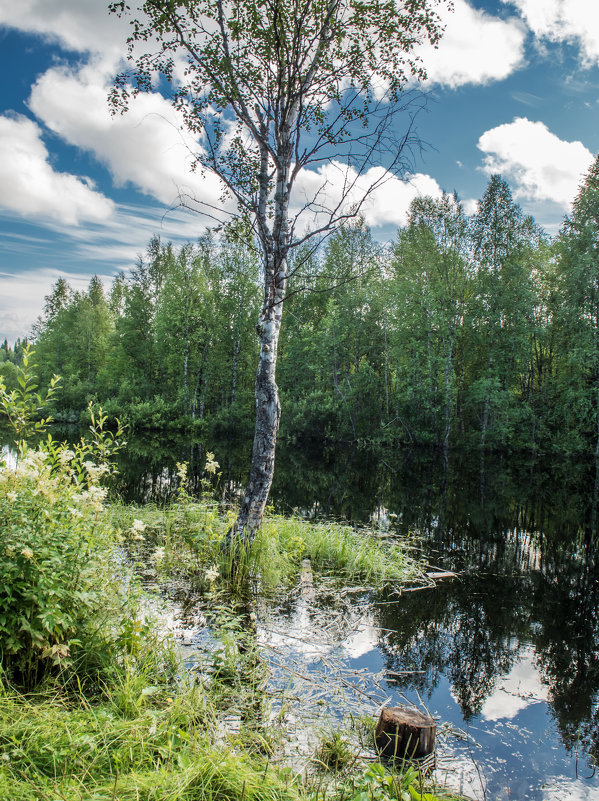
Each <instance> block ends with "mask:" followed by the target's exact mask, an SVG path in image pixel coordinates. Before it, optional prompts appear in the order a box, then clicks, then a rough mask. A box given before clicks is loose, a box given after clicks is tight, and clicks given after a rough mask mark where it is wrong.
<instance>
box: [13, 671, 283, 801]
mask: <svg viewBox="0 0 599 801" xmlns="http://www.w3.org/2000/svg"><path fill="white" fill-rule="evenodd" d="M214 731H215V727H214V726H213V721H212V719H211V717H210V713H208V714H207V709H206V706H205V698H204V697H202V693H201V692H200V691H199V690H198V688H197V687H196V688H191V687H190V688H188V689H187V690H184V691H182V690H180V691H179V692H178V693H177V694H176V695H175V696H173V697H171V696H168V695H166V693H165V692H163V691H161V692H157V693H155V694H154V695H153V696H152V697H150V696H147V703H146V704H145V706H143V707H142V708H140V709H139V710H138V714H137V715H136V716H134V717H123V716H122V715H121V714H119V711H118V710H117V709H115V708H114V706H113V705H111V704H110V703H109V702H105V703H102V704H100V705H97V706H95V705H90V704H89V703H87V702H86V700H85V699H84V698H83V697H81V698H79V699H78V701H77V699H75V698H72V697H71V698H68V699H65V698H64V697H62V696H61V695H60V694H58V693H56V694H47V695H38V696H30V697H23V696H19V695H5V696H4V697H3V698H1V699H0V798H2V799H6V801H8V800H9V799H10V800H11V801H41V799H47V801H58V799H60V800H61V801H84V800H85V801H115V800H116V799H119V801H154V800H156V801H158V800H159V799H160V801H166V799H169V801H204V800H205V801H215V799H223V801H227V800H229V799H230V801H242V799H245V801H287V800H288V799H289V800H290V801H291V799H296V798H297V792H296V790H295V788H293V787H289V786H288V785H287V784H286V782H285V781H284V780H282V779H281V778H279V777H278V775H277V774H276V772H275V771H274V770H272V769H270V768H269V766H268V764H267V763H266V762H264V761H258V760H256V759H253V758H252V757H251V756H249V755H248V754H247V753H240V752H238V753H234V752H233V751H232V750H231V749H230V748H229V747H227V746H225V745H222V746H220V747H219V746H218V745H216V744H215V743H214V742H213V739H214V738H213V734H214Z"/></svg>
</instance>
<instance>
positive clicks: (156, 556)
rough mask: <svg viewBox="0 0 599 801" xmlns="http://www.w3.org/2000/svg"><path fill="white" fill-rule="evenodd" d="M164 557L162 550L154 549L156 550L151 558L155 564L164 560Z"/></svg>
mask: <svg viewBox="0 0 599 801" xmlns="http://www.w3.org/2000/svg"><path fill="white" fill-rule="evenodd" d="M164 555H165V554H164V548H156V550H155V551H154V553H153V554H152V558H153V559H154V560H155V561H156V562H162V560H163V559H164Z"/></svg>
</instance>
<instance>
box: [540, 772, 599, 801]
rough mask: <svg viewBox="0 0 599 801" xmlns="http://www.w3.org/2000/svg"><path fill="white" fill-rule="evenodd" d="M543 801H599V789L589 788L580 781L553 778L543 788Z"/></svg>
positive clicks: (559, 777)
mask: <svg viewBox="0 0 599 801" xmlns="http://www.w3.org/2000/svg"><path fill="white" fill-rule="evenodd" d="M541 789H542V792H543V801H599V787H589V786H588V785H586V784H585V783H584V782H583V781H581V780H580V779H570V778H568V777H567V776H553V777H552V778H550V779H547V781H545V782H544V783H543V787H542V788H541Z"/></svg>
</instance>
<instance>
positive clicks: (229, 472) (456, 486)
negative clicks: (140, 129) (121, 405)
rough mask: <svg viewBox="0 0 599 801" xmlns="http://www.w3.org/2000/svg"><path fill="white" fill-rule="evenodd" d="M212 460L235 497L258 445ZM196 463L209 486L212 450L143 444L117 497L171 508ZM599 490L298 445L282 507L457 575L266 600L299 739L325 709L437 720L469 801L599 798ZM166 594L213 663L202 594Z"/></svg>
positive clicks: (457, 463)
mask: <svg viewBox="0 0 599 801" xmlns="http://www.w3.org/2000/svg"><path fill="white" fill-rule="evenodd" d="M210 449H211V450H213V451H214V452H215V455H216V459H217V460H218V462H219V463H220V465H221V475H220V477H219V481H218V485H217V487H216V492H217V494H218V495H220V496H222V497H223V498H225V497H228V498H230V497H231V496H235V494H236V493H238V492H239V489H240V487H242V486H243V481H244V472H245V470H246V468H247V464H248V460H249V451H250V447H249V446H248V445H247V444H246V445H243V446H237V445H234V444H232V443H214V444H211V447H210ZM182 460H184V461H188V462H189V463H190V474H191V475H192V477H195V480H196V482H197V486H198V487H199V481H200V478H201V467H202V465H203V463H204V460H205V449H203V448H202V446H201V444H199V443H194V444H190V443H189V442H185V441H183V440H181V441H176V442H169V443H167V442H165V441H164V439H158V438H157V439H156V440H152V439H150V438H147V437H145V438H143V439H139V440H138V439H135V438H130V442H129V444H128V449H127V455H126V456H125V457H123V459H122V460H121V465H120V470H121V473H120V475H121V478H120V486H119V489H120V491H121V492H122V494H123V495H124V496H125V498H127V499H129V500H133V501H137V502H144V501H148V500H160V499H162V498H165V497H168V495H169V494H170V493H172V491H173V488H174V486H175V484H174V477H175V463H176V461H182ZM593 480H594V473H593V468H592V466H591V465H585V464H584V463H582V462H580V461H579V462H576V463H571V462H559V461H557V462H556V461H552V462H551V463H550V464H549V463H543V462H542V461H540V460H537V461H528V462H527V461H522V462H517V463H516V462H513V461H512V462H510V463H507V462H505V461H503V460H501V459H493V458H492V457H491V456H489V457H487V459H486V461H485V462H482V463H481V460H480V458H479V457H478V456H476V457H474V458H473V459H472V460H468V459H466V458H465V457H464V456H461V457H460V458H458V457H453V458H451V459H450V461H449V464H448V465H443V463H442V461H440V460H438V459H435V457H434V455H432V454H428V453H422V452H415V451H401V452H389V453H372V452H369V451H367V450H360V449H358V448H349V449H343V448H335V449H331V450H327V449H316V450H313V451H312V452H307V451H306V450H304V449H302V448H300V447H299V446H290V445H285V444H284V443H283V444H282V445H281V446H280V448H279V451H278V456H277V476H276V479H275V483H274V485H273V490H272V501H273V504H274V505H275V507H276V508H277V509H278V510H280V511H284V512H290V511H295V512H297V513H299V514H302V515H305V516H312V517H319V516H323V517H336V518H340V519H345V520H350V521H362V522H364V521H367V522H370V523H373V524H374V525H375V526H377V527H378V528H380V529H382V530H384V531H386V532H389V533H391V534H394V533H397V534H401V535H404V536H408V535H409V536H410V538H411V541H412V542H413V543H414V546H415V547H416V546H417V547H419V548H421V549H422V550H423V551H424V554H425V558H426V560H427V562H428V563H429V564H430V565H433V566H435V567H436V568H440V569H442V570H452V571H456V572H457V573H458V574H459V576H458V578H456V579H453V580H450V581H447V582H442V583H440V584H439V585H438V586H437V587H435V588H430V589H424V590H419V591H417V592H404V593H401V594H393V593H392V592H389V591H387V592H385V593H379V594H378V595H376V596H372V595H371V594H369V593H368V592H366V591H360V590H357V591H355V590H352V589H351V588H347V592H346V593H341V594H339V593H338V592H336V593H331V592H329V591H328V590H327V587H326V584H325V585H324V586H322V587H321V586H318V585H317V584H315V585H314V586H312V585H311V584H308V587H307V588H306V584H305V583H304V585H302V586H299V587H298V588H296V590H294V591H293V592H291V593H290V594H289V595H288V596H287V597H285V598H283V599H279V601H278V602H277V603H275V604H273V603H272V602H267V601H266V600H264V599H257V600H256V607H255V608H256V614H257V634H258V637H259V639H260V642H261V643H262V645H263V648H264V652H265V655H266V658H267V659H268V661H269V662H270V664H271V667H272V670H273V686H272V687H271V690H272V692H273V699H274V698H278V701H277V702H276V703H278V704H279V705H280V706H281V707H282V706H283V705H286V710H287V712H286V714H288V715H290V716H291V717H293V716H295V717H296V719H297V721H298V730H299V729H301V727H302V725H304V728H305V725H306V723H307V724H308V725H309V724H310V715H312V713H314V714H313V720H312V722H313V723H314V725H318V721H319V720H321V719H322V716H320V717H319V714H320V712H322V713H327V714H329V715H333V716H335V715H336V714H337V716H339V710H340V709H342V710H344V711H345V712H348V711H349V712H351V713H355V714H356V715H359V714H363V713H369V714H373V713H374V712H375V710H376V707H377V705H379V704H384V703H389V704H392V705H395V704H403V703H406V702H407V703H412V704H415V705H416V706H418V707H422V706H424V707H426V708H427V709H428V710H429V711H430V713H431V714H432V715H433V716H434V717H435V718H436V719H437V721H438V724H439V727H440V729H441V731H442V736H441V738H440V740H441V747H440V754H441V756H440V767H441V769H443V768H447V769H448V770H449V771H450V773H448V776H449V777H450V778H451V781H452V782H453V783H454V785H457V786H458V788H459V789H463V790H464V791H466V792H468V793H469V794H470V795H471V796H472V797H474V798H476V799H488V801H508V799H509V800H514V799H517V800H518V801H541V800H542V801H574V800H575V799H576V801H578V800H579V799H580V800H586V801H599V776H596V775H595V759H596V758H599V705H598V702H599V566H598V563H597V555H596V549H595V544H594V540H595V538H594V537H593V536H592V528H593V520H596V519H597V515H596V513H595V514H594V513H593V509H592V489H593ZM162 592H163V594H164V595H166V596H169V595H170V597H171V600H172V602H173V608H175V607H177V608H178V609H179V612H180V615H179V617H180V625H181V626H182V629H181V631H182V632H183V633H182V636H183V637H187V644H186V646H185V647H186V648H190V649H191V651H190V654H191V652H192V651H193V650H194V648H196V649H198V650H201V647H202V645H203V644H204V645H205V639H206V633H205V631H204V632H203V631H202V626H201V624H200V625H198V620H201V610H197V609H196V610H195V613H196V615H195V619H194V609H193V598H192V596H191V595H189V596H187V597H185V592H184V591H183V592H182V590H181V587H178V588H177V590H176V591H174V590H173V591H172V592H171V590H169V588H168V587H167V588H162ZM177 605H178V606H177ZM194 620H195V622H194ZM181 621H182V622H181ZM185 626H187V633H186V634H185ZM189 658H190V660H193V656H192V655H190V656H189ZM277 683H278V690H279V691H280V694H279V695H277V693H276V692H275V690H276V689H277ZM283 695H285V699H286V700H284V701H282V700H281V698H282V697H283ZM317 712H318V714H317ZM302 714H303V715H304V719H303V722H302V721H301V720H300V718H301V715H302ZM294 736H296V735H294ZM292 739H293V738H292ZM296 739H297V741H298V742H299V741H300V740H301V737H299V736H296ZM298 747H299V746H298Z"/></svg>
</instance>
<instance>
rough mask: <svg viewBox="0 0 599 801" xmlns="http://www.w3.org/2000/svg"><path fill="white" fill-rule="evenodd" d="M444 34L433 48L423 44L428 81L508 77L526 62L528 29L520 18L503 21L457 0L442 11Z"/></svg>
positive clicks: (483, 81)
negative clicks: (435, 47)
mask: <svg viewBox="0 0 599 801" xmlns="http://www.w3.org/2000/svg"><path fill="white" fill-rule="evenodd" d="M440 13H441V17H442V20H443V22H444V24H445V26H446V27H445V33H444V34H443V37H442V39H441V41H440V43H439V47H438V48H437V49H436V50H434V49H433V48H432V47H430V46H426V47H423V48H422V49H421V51H420V53H419V54H420V56H421V57H422V59H423V62H424V66H425V67H426V70H427V74H428V81H429V83H438V84H441V85H442V86H449V87H451V88H454V89H455V88H456V87H458V86H462V85H463V84H469V83H470V84H487V83H490V82H491V81H501V80H503V79H504V78H507V76H508V75H510V74H511V73H512V72H514V71H515V70H516V69H518V67H520V66H521V65H522V63H523V59H524V41H525V38H526V30H525V28H524V26H523V25H522V23H521V22H520V20H518V19H515V18H514V19H508V20H502V19H499V18H498V17H493V16H491V15H490V14H487V13H486V12H484V11H481V10H478V9H475V8H472V6H470V5H469V4H468V3H467V2H466V1H465V0H455V3H454V10H453V11H449V10H448V8H447V7H445V6H444V7H443V10H441V12H440Z"/></svg>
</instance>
